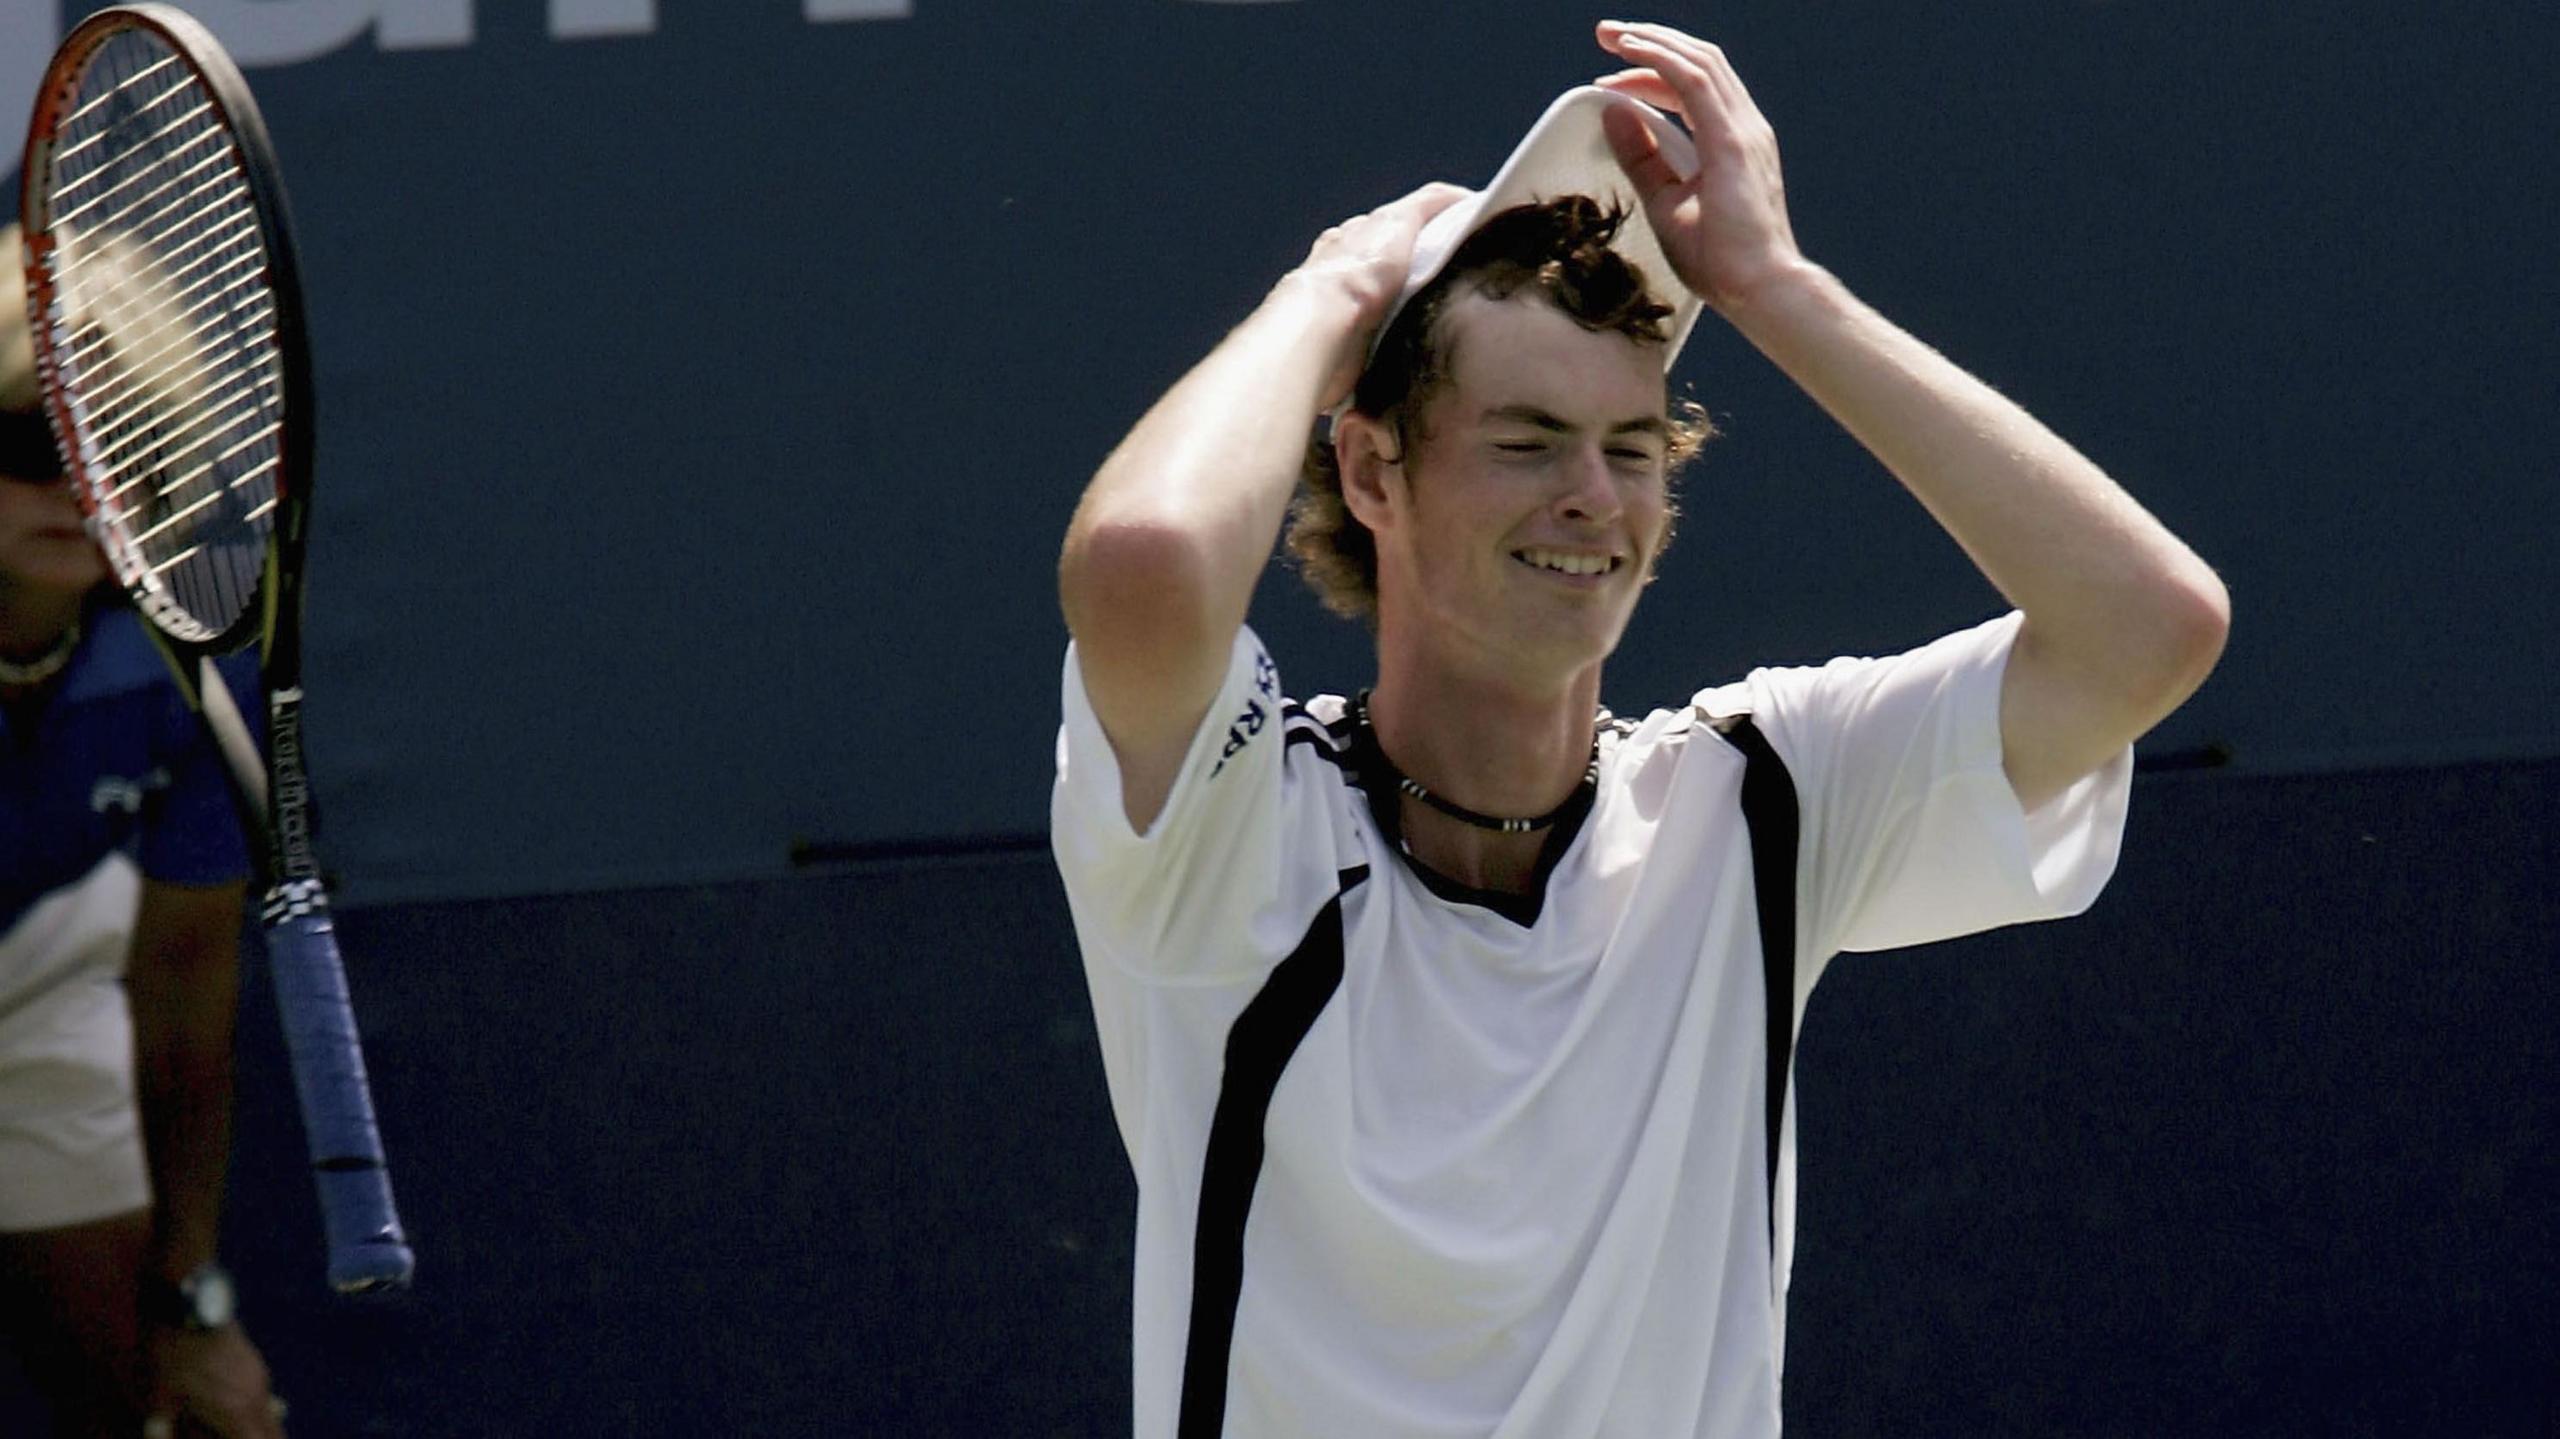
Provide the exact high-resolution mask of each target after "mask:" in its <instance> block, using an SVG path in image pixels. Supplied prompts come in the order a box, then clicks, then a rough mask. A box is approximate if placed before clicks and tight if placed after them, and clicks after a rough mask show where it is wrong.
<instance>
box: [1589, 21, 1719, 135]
mask: <svg viewBox="0 0 2560 1439" xmlns="http://www.w3.org/2000/svg"><path fill="white" fill-rule="evenodd" d="M1598 35H1599V39H1600V48H1601V49H1603V50H1606V51H1608V52H1609V53H1610V54H1612V55H1615V56H1617V57H1618V58H1619V59H1621V60H1624V61H1626V62H1627V63H1628V64H1629V65H1631V66H1637V67H1641V68H1642V69H1643V70H1650V71H1651V72H1653V73H1654V74H1655V75H1657V76H1659V77H1660V78H1661V80H1662V88H1663V90H1665V91H1668V92H1669V98H1671V99H1672V101H1673V103H1672V104H1671V105H1668V106H1663V107H1662V108H1665V109H1677V110H1678V111H1680V112H1681V113H1682V114H1683V115H1684V116H1686V117H1687V119H1688V121H1689V125H1690V128H1692V129H1700V128H1706V127H1710V126H1717V127H1721V126H1720V124H1719V122H1720V120H1721V121H1722V122H1723V123H1725V124H1730V123H1735V122H1739V121H1740V119H1741V118H1742V117H1743V116H1744V115H1756V114H1757V111H1756V109H1754V107H1753V106H1752V103H1751V94H1750V92H1749V91H1748V90H1745V89H1744V88H1743V86H1742V77H1741V76H1739V75H1737V74H1735V73H1734V69H1733V65H1732V62H1730V61H1728V60H1727V59H1726V58H1725V54H1724V49H1723V47H1721V46H1719V45H1715V44H1711V43H1709V42H1708V41H1705V40H1701V39H1699V38H1697V37H1696V36H1694V35H1685V34H1682V33H1681V32H1680V31H1677V30H1674V29H1672V28H1671V27H1670V26H1668V25H1630V24H1626V23H1624V22H1622V21H1617V20H1604V21H1602V22H1601V23H1600V27H1599V30H1598ZM1603 83H1607V82H1603ZM1620 83H1626V82H1620ZM1611 88H1617V87H1616V86H1615V85H1612V86H1611ZM1648 103H1658V102H1655V101H1648Z"/></svg>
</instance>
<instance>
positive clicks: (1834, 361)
mask: <svg viewBox="0 0 2560 1439" xmlns="http://www.w3.org/2000/svg"><path fill="white" fill-rule="evenodd" d="M1728 318H1729V319H1731V320H1732V322H1733V324H1734V325H1735V327H1736V328H1737V329H1738V330H1740V331H1741V332H1742V333H1743V334H1744V335H1745V336H1746V337H1748V338H1749V339H1750V340H1751V341H1752V342H1753V344H1755V345H1756V346H1758V347H1759V349H1760V350H1761V352H1762V353H1764V354H1766V355H1767V356H1768V357H1769V358H1770V359H1771V361H1773V362H1774V363H1776V364H1777V365H1778V367H1779V368H1780V369H1782V370H1784V371H1785V372H1786V373H1787V374H1788V375H1789V376H1790V377H1791V378H1792V379H1794V380H1795V382H1796V383H1797V384H1798V385H1799V386H1801V387H1802V388H1803V389H1804V390H1805V392H1806V393H1807V394H1809V395H1811V396H1812V397H1813V399H1814V400H1815V401H1816V402H1817V403H1819V404H1820V405H1821V406H1822V407H1823V408H1824V409H1825V410H1826V411H1828V412H1829V413H1830V414H1831V415H1832V417H1833V418H1834V419H1836V420H1838V421H1839V423H1840V424H1841V425H1842V427H1844V428H1845V429H1847V430H1848V431H1849V433H1850V434H1851V435H1853V436H1855V437H1856V438H1857V439H1858V441H1859V442H1860V443H1861V444H1863V445H1864V446H1866V448H1867V449H1868V450H1869V451H1870V452H1871V453H1873V454H1874V455H1875V456H1876V458H1877V459H1878V460H1880V461H1881V462H1882V463H1883V464H1884V466H1885V467H1886V468H1887V469H1888V470H1890V471H1891V472H1892V473H1893V474H1894V475H1895V477H1897V478H1898V479H1900V480H1901V481H1902V483H1903V484H1904V486H1905V487H1907V488H1908V489H1909V490H1910V491H1911V492H1912V494H1913V495H1914V496H1915V497H1917V498H1918V499H1919V501H1920V502H1921V504H1922V505H1924V506H1926V507H1927V509H1928V510H1929V513H1930V514H1931V515H1933V516H1934V517H1936V519H1937V520H1938V522H1939V523H1940V524H1941V525H1943V526H1944V527H1945V528H1946V530H1947V531H1948V533H1949V534H1951V535H1952V536H1954V538H1955V540H1956V542H1957V543H1958V544H1960V545H1961V546H1963V548H1964V550H1965V552H1966V553H1967V554H1968V555H1970V556H1971V557H1972V559H1973V561H1974V563H1975V564H1976V565H1977V566H1979V567H1980V568H1981V570H1982V572H1983V574H1984V575H1985V576H1986V577H1987V578H1989V579H1990V581H1991V583H1992V584H1993V585H1994V586H1996V587H1998V589H1999V590H2000V592H2001V593H2002V594H2003V595H2004V596H2006V597H2007V598H2008V600H2009V602H2010V603H2011V604H2013V605H2015V606H2016V607H2017V608H2018V609H2020V610H2021V611H2023V612H2024V613H2025V615H2026V617H2027V622H2028V625H2029V627H2030V630H2031V632H2032V633H2033V635H2034V642H2035V643H2036V644H2038V645H2039V646H2042V647H2044V648H2045V649H2047V650H2048V651H2051V652H2053V653H2055V654H2058V655H2064V656H2070V657H2074V658H2076V659H2077V660H2078V661H2079V662H2080V663H2082V664H2084V665H2086V666H2087V667H2089V668H2091V669H2092V670H2094V671H2102V672H2104V673H2107V674H2110V675H2112V676H2115V677H2116V678H2118V679H2119V680H2120V681H2122V682H2124V683H2126V684H2127V685H2129V686H2136V687H2147V688H2154V689H2162V690H2178V691H2179V694H2178V697H2180V698H2182V697H2183V693H2184V688H2192V681H2191V680H2190V681H2188V682H2187V683H2186V684H2185V685H2184V688H2181V685H2180V677H2182V676H2186V675H2188V674H2189V673H2190V672H2193V674H2192V679H2198V680H2200V679H2201V677H2202V675H2201V671H2200V670H2198V669H2197V664H2196V657H2197V655H2198V653H2199V651H2200V649H2211V648H2214V647H2215V646H2214V645H2200V643H2199V634H2200V631H2202V630H2207V629H2212V628H2213V625H2212V623H2211V622H2212V619H2213V617H2214V616H2215V615H2216V614H2218V613H2219V612H2220V610H2221V608H2222V607H2223V605H2224V604H2225V600H2224V596H2223V592H2222V587H2221V584H2220V582H2219V581H2218V580H2217V579H2216V578H2215V577H2214V575H2213V572H2212V571H2211V570H2210V569H2209V568H2208V567H2207V566H2206V565H2205V564H2204V562H2203V561H2202V560H2201V559H2199V558H2197V556H2196V555H2195V553H2194V552H2193V551H2192V550H2190V549H2188V548H2187V546H2186V545H2185V544H2184V543H2183V542H2181V541H2180V540H2179V539H2178V538H2177V537H2176V536H2175V535H2173V534H2171V533H2170V532H2169V531H2168V529H2167V528H2166V527H2165V526H2163V525H2161V524H2160V522H2159V521H2158V520H2156V519H2154V518H2153V517H2152V516H2151V515H2150V514H2149V513H2148V512H2146V511H2145V510H2144V509H2143V508H2142V506H2141V505H2140V504H2138V503H2137V502H2136V501H2135V500H2134V499H2133V497H2132V496H2131V495H2128V494H2127V493H2125V491H2124V490H2123V489H2122V488H2121V487H2120V486H2118V485H2117V484H2116V483H2115V482H2114V481H2113V480H2111V479H2109V478H2108V477H2107V476H2106V474H2105V473H2104V472H2103V471H2101V470H2100V469H2099V468H2098V467H2097V466H2096V465H2094V464H2092V463H2091V462H2090V461H2089V460H2088V459H2087V458H2085V457H2084V456H2082V455H2081V454H2080V453H2079V452H2078V451H2077V450H2075V449H2074V448H2072V446H2070V445H2069V444H2067V443H2066V442H2064V441H2063V440H2062V439H2061V438H2060V437H2059V436H2057V435H2055V434H2054V433H2053V432H2052V431H2051V430H2049V429H2047V428H2046V427H2045V426H2044V425H2043V424H2041V423H2040V422H2038V421H2037V420H2036V419H2035V417H2033V416H2032V415H2029V414H2028V413H2027V412H2026V411H2025V410H2023V409H2021V408H2019V407H2018V406H2017V405H2016V404H2014V403H2012V402H2010V401H2009V400H2007V399H2006V398H2004V397H2002V396H2001V395H2000V394H1998V393H1997V392H1995V391H1994V390H1992V389H1991V387H1990V386H1988V385H1985V384H1983V383H1982V382H1981V381H1979V380H1977V379H1975V378H1974V377H1973V376H1971V375H1969V374H1967V373H1966V372H1965V371H1963V370H1962V369H1960V368H1958V367H1957V366H1956V365H1955V364H1953V363H1951V362H1950V361H1948V360H1947V359H1946V358H1945V357H1943V356H1941V355H1939V354H1938V353H1937V352H1936V351H1934V350H1932V349H1930V348H1929V347H1928V346H1927V345H1924V344H1922V343H1921V342H1920V341H1919V340H1917V339H1915V338H1914V337H1912V336H1911V335H1910V334H1908V333H1906V332H1905V331H1903V330H1901V329H1900V328H1898V327H1896V326H1895V325H1893V324H1892V323H1891V322H1889V321H1887V320H1886V319H1884V318H1883V317H1882V316H1880V315H1878V314H1877V313H1876V312H1875V311H1873V310H1872V309H1869V308H1868V307H1867V306H1866V305H1864V304H1862V303H1861V302H1859V301H1858V300H1857V298H1856V297H1855V296H1853V295H1851V294H1850V293H1849V291H1848V290H1847V288H1846V287H1844V286H1843V285H1841V284H1840V282H1839V281H1838V280H1836V279H1835V278H1833V277H1832V276H1831V275H1829V274H1828V273H1826V272H1824V271H1822V270H1820V269H1818V268H1816V267H1814V266H1811V265H1809V264H1808V265H1804V266H1801V267H1799V268H1796V269H1793V270H1790V271H1789V272H1787V273H1786V274H1785V275H1783V276H1781V277H1779V278H1777V279H1776V280H1774V281H1772V282H1771V283H1769V284H1766V285H1763V286H1761V287H1760V288H1758V289H1757V290H1755V292H1754V293H1753V294H1752V295H1751V296H1749V297H1748V298H1747V300H1746V301H1745V302H1744V303H1742V304H1738V305H1735V306H1733V307H1731V308H1730V309H1729V310H1728ZM2216 644H2218V636H2217V640H2216ZM2205 663H2206V664H2208V665H2209V663H2210V659H2209V658H2207V659H2206V661H2205ZM2169 702H2170V703H2172V704H2174V703H2175V700H2174V699H2172V700H2170V701H2169Z"/></svg>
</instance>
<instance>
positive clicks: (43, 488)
mask: <svg viewBox="0 0 2560 1439" xmlns="http://www.w3.org/2000/svg"><path fill="white" fill-rule="evenodd" d="M106 574H107V562H106V559H105V557H104V556H102V555H100V554H99V553H98V547H97V546H96V545H95V544H93V543H91V542H90V539H89V532H88V531H87V530H86V529H85V528H83V527H82V525H81V523H80V505H79V502H78V501H76V500H74V499H72V497H71V486H70V485H69V484H68V483H66V482H64V481H62V480H59V479H48V480H45V481H42V482H38V481H31V480H26V479H21V478H19V477H17V476H14V475H0V589H6V588H20V587H23V588H27V589H33V590H45V591H52V592H56V593H64V594H79V593H81V592H83V591H86V590H87V589H88V588H89V587H90V586H91V585H94V584H96V583H97V582H98V581H100V580H102V579H104V578H106Z"/></svg>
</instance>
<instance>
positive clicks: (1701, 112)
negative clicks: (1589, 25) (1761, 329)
mask: <svg viewBox="0 0 2560 1439" xmlns="http://www.w3.org/2000/svg"><path fill="white" fill-rule="evenodd" d="M1599 36H1600V48H1601V49H1603V50H1606V51H1608V52H1609V53H1610V54H1612V55H1615V56H1617V57H1618V58H1619V59H1621V60H1624V61H1626V62H1627V64H1628V65H1629V66H1630V67H1632V68H1630V69H1627V70H1623V71H1620V72H1619V73H1617V74H1615V75H1608V76H1604V77H1602V78H1601V79H1600V80H1598V81H1596V82H1595V83H1597V84H1598V85H1599V86H1600V87H1601V88H1602V89H1605V90H1609V91H1612V92H1614V93H1617V94H1620V95H1626V96H1629V97H1631V98H1633V99H1637V100H1641V101H1643V102H1645V103H1646V104H1648V105H1651V106H1653V107H1654V108H1655V109H1657V110H1663V111H1667V112H1669V113H1671V114H1674V115H1678V116H1679V117H1681V118H1682V119H1683V120H1685V121H1687V122H1688V126H1689V135H1690V138H1691V139H1692V140H1694V141H1695V142H1696V143H1697V147H1698V172H1697V173H1696V174H1694V175H1682V174H1680V173H1679V172H1678V171H1676V170H1674V169H1673V168H1672V167H1671V165H1670V164H1669V163H1668V162H1667V161H1666V160H1664V159H1663V157H1662V153H1661V149H1660V147H1659V146H1658V145H1657V144H1656V143H1655V141H1654V138H1653V135H1652V132H1650V131H1648V130H1647V129H1646V128H1645V127H1644V123H1643V122H1642V120H1641V119H1639V118H1638V117H1637V116H1635V115H1632V114H1627V113H1623V112H1621V111H1618V110H1615V109H1613V110H1611V111H1610V112H1609V113H1608V114H1607V115H1605V116H1604V117H1603V118H1602V125H1603V128H1604V129H1605V130H1606V131H1607V133H1608V137H1609V148H1610V149H1611V150H1613V151H1615V152H1616V154H1617V159H1618V166H1619V168H1620V169H1622V170H1624V171H1626V174H1627V179H1628V180H1629V181H1631V182H1632V183H1633V184H1634V185H1635V187H1636V193H1637V194H1638V195H1639V196H1641V197H1642V198H1643V201H1644V208H1645V214H1646V215H1647V216H1648V217H1650V218H1651V219H1652V221H1653V229H1654V233H1655V234H1656V235H1658V236H1660V237H1661V240H1662V248H1663V253H1664V254H1665V256H1667V257H1668V258H1669V259H1670V261H1671V268H1672V269H1674V270H1676V271H1678V272H1679V275H1680V280H1681V282H1682V283H1683V284H1685V285H1687V286H1688V287H1689V288H1690V290H1691V291H1693V292H1694V293H1695V294H1696V295H1697V296H1698V297H1699V298H1700V299H1702V300H1704V301H1706V302H1707V303H1708V304H1709V305H1711V306H1713V307H1715V309H1716V310H1717V311H1718V312H1719V313H1724V314H1728V315H1729V314H1730V313H1731V310H1732V307H1734V306H1735V305H1738V304H1740V303H1742V302H1743V301H1744V300H1746V299H1748V298H1749V297H1750V295H1751V294H1752V293H1753V291H1755V290H1756V289H1757V288H1758V287H1759V286H1760V285H1762V284H1763V283H1765V282H1766V281H1768V280H1769V279H1770V278H1772V277H1773V276H1777V275H1782V274H1785V273H1787V272H1788V271H1790V270H1792V269H1795V268H1796V267H1798V266H1801V265H1802V264H1803V262H1804V254H1803V252H1802V251H1801V250H1799V249H1797V248H1796V237H1795V231H1794V229H1793V228H1792V227H1791V226H1789V224H1788V223H1787V194H1786V182H1785V180H1784V178H1783V177H1782V176H1781V175H1780V173H1779V169H1778V136H1777V133H1776V132H1775V131H1773V130H1771V129H1770V128H1769V122H1768V121H1767V120H1766V119H1764V118H1762V116H1761V114H1760V107H1759V106H1757V105H1754V104H1753V103H1751V94H1750V92H1749V91H1747V90H1745V89H1743V88H1742V79H1741V77H1740V76H1738V75H1736V74H1734V73H1733V66H1732V65H1731V64H1729V63H1727V62H1726V60H1725V58H1724V51H1723V50H1721V49H1719V48H1718V47H1716V46H1714V45H1710V44H1708V43H1707V42H1706V41H1704V40H1700V39H1697V38H1696V37H1694V36H1690V35H1684V34H1682V33H1680V32H1679V31H1677V30H1674V29H1672V28H1670V27H1669V26H1667V25H1629V24H1623V23H1621V22H1619V21H1615V20H1604V21H1602V22H1601V24H1600V27H1599Z"/></svg>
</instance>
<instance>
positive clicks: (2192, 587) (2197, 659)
mask: <svg viewBox="0 0 2560 1439" xmlns="http://www.w3.org/2000/svg"><path fill="white" fill-rule="evenodd" d="M2180 589H2181V594H2180V598H2179V601H2178V604H2177V606H2176V610H2177V620H2176V632H2177V636H2178V639H2177V645H2176V648H2177V652H2178V656H2179V658H2180V660H2181V662H2182V668H2183V670H2184V672H2185V674H2186V675H2187V677H2188V683H2187V693H2189V694H2193V693H2194V692H2195V690H2196V688H2197V687H2198V686H2200V685H2202V684H2203V683H2204V682H2205V677H2206V676H2207V675H2210V674H2212V673H2213V668H2214V666H2215V665H2217V664H2220V663H2221V662H2222V651H2223V648H2224V647H2225V646H2227V645H2228V644H2230V642H2231V591H2230V589H2229V588H2228V587H2226V586H2225V585H2224V584H2223V583H2222V577H2221V576H2219V575H2217V574H2215V573H2214V572H2213V571H2212V570H2210V569H2208V568H2206V567H2205V566H2204V565H2203V564H2202V563H2201V562H2199V563H2198V564H2197V565H2196V573H2195V575H2194V576H2193V577H2192V578H2191V579H2189V580H2188V581H2187V583H2186V584H2184V585H2182V586H2181V587H2180Z"/></svg>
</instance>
